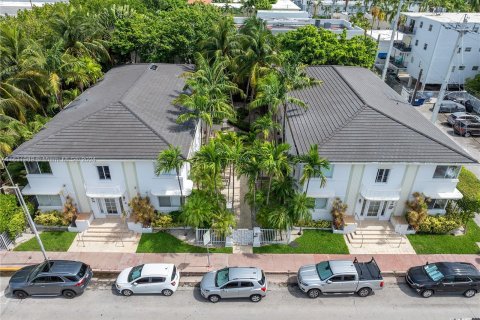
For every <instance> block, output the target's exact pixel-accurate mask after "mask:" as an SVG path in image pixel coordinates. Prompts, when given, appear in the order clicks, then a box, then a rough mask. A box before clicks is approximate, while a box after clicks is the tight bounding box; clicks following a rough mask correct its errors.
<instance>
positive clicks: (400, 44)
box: [393, 42, 412, 52]
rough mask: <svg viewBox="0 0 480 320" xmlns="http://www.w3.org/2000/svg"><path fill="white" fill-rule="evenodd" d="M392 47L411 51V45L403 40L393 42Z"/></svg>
mask: <svg viewBox="0 0 480 320" xmlns="http://www.w3.org/2000/svg"><path fill="white" fill-rule="evenodd" d="M393 47H394V48H396V49H398V50H400V51H402V52H411V51H412V46H411V45H407V44H406V43H404V42H396V43H394V44H393Z"/></svg>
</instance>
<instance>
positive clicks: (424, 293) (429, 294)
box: [421, 289, 433, 298]
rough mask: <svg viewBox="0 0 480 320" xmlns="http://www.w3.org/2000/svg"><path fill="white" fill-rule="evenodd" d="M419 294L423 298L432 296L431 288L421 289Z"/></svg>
mask: <svg viewBox="0 0 480 320" xmlns="http://www.w3.org/2000/svg"><path fill="white" fill-rule="evenodd" d="M421 295H422V297H424V298H430V297H431V296H433V290H430V289H427V290H423V291H422V293H421Z"/></svg>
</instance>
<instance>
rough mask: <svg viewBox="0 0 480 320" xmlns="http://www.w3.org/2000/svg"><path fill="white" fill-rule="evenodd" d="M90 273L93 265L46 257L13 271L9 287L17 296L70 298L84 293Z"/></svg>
mask: <svg viewBox="0 0 480 320" xmlns="http://www.w3.org/2000/svg"><path fill="white" fill-rule="evenodd" d="M92 276H93V272H92V269H91V268H90V266H88V265H87V264H85V263H83V262H80V261H68V260H48V261H45V262H43V263H41V264H37V265H33V266H28V267H24V268H22V269H20V270H18V271H17V272H15V273H14V274H13V276H12V277H11V278H10V282H9V284H8V288H9V291H10V293H11V294H13V295H14V296H15V297H17V298H19V299H24V298H26V297H28V296H60V295H62V296H64V297H65V298H68V299H71V298H74V297H75V296H77V295H79V294H81V293H83V291H84V290H85V288H86V287H87V285H88V283H89V282H90V280H91V279H92Z"/></svg>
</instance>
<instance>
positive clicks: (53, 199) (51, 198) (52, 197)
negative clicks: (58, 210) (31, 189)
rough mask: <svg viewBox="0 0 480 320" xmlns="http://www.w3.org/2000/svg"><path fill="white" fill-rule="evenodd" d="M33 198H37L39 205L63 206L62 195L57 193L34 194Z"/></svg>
mask: <svg viewBox="0 0 480 320" xmlns="http://www.w3.org/2000/svg"><path fill="white" fill-rule="evenodd" d="M39 197H40V198H39ZM35 198H36V199H37V203H38V206H39V207H62V206H63V202H62V197H61V196H60V195H59V194H37V195H35ZM45 200H47V201H45ZM57 201H58V202H57Z"/></svg>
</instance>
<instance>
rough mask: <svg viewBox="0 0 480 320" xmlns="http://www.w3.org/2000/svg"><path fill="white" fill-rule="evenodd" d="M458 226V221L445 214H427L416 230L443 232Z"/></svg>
mask: <svg viewBox="0 0 480 320" xmlns="http://www.w3.org/2000/svg"><path fill="white" fill-rule="evenodd" d="M459 226H460V221H458V220H456V219H451V218H449V217H446V216H427V217H426V218H425V220H423V221H422V223H421V224H420V226H419V228H418V231H420V232H423V233H434V234H444V233H448V232H450V231H452V230H454V229H456V228H458V227H459Z"/></svg>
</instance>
